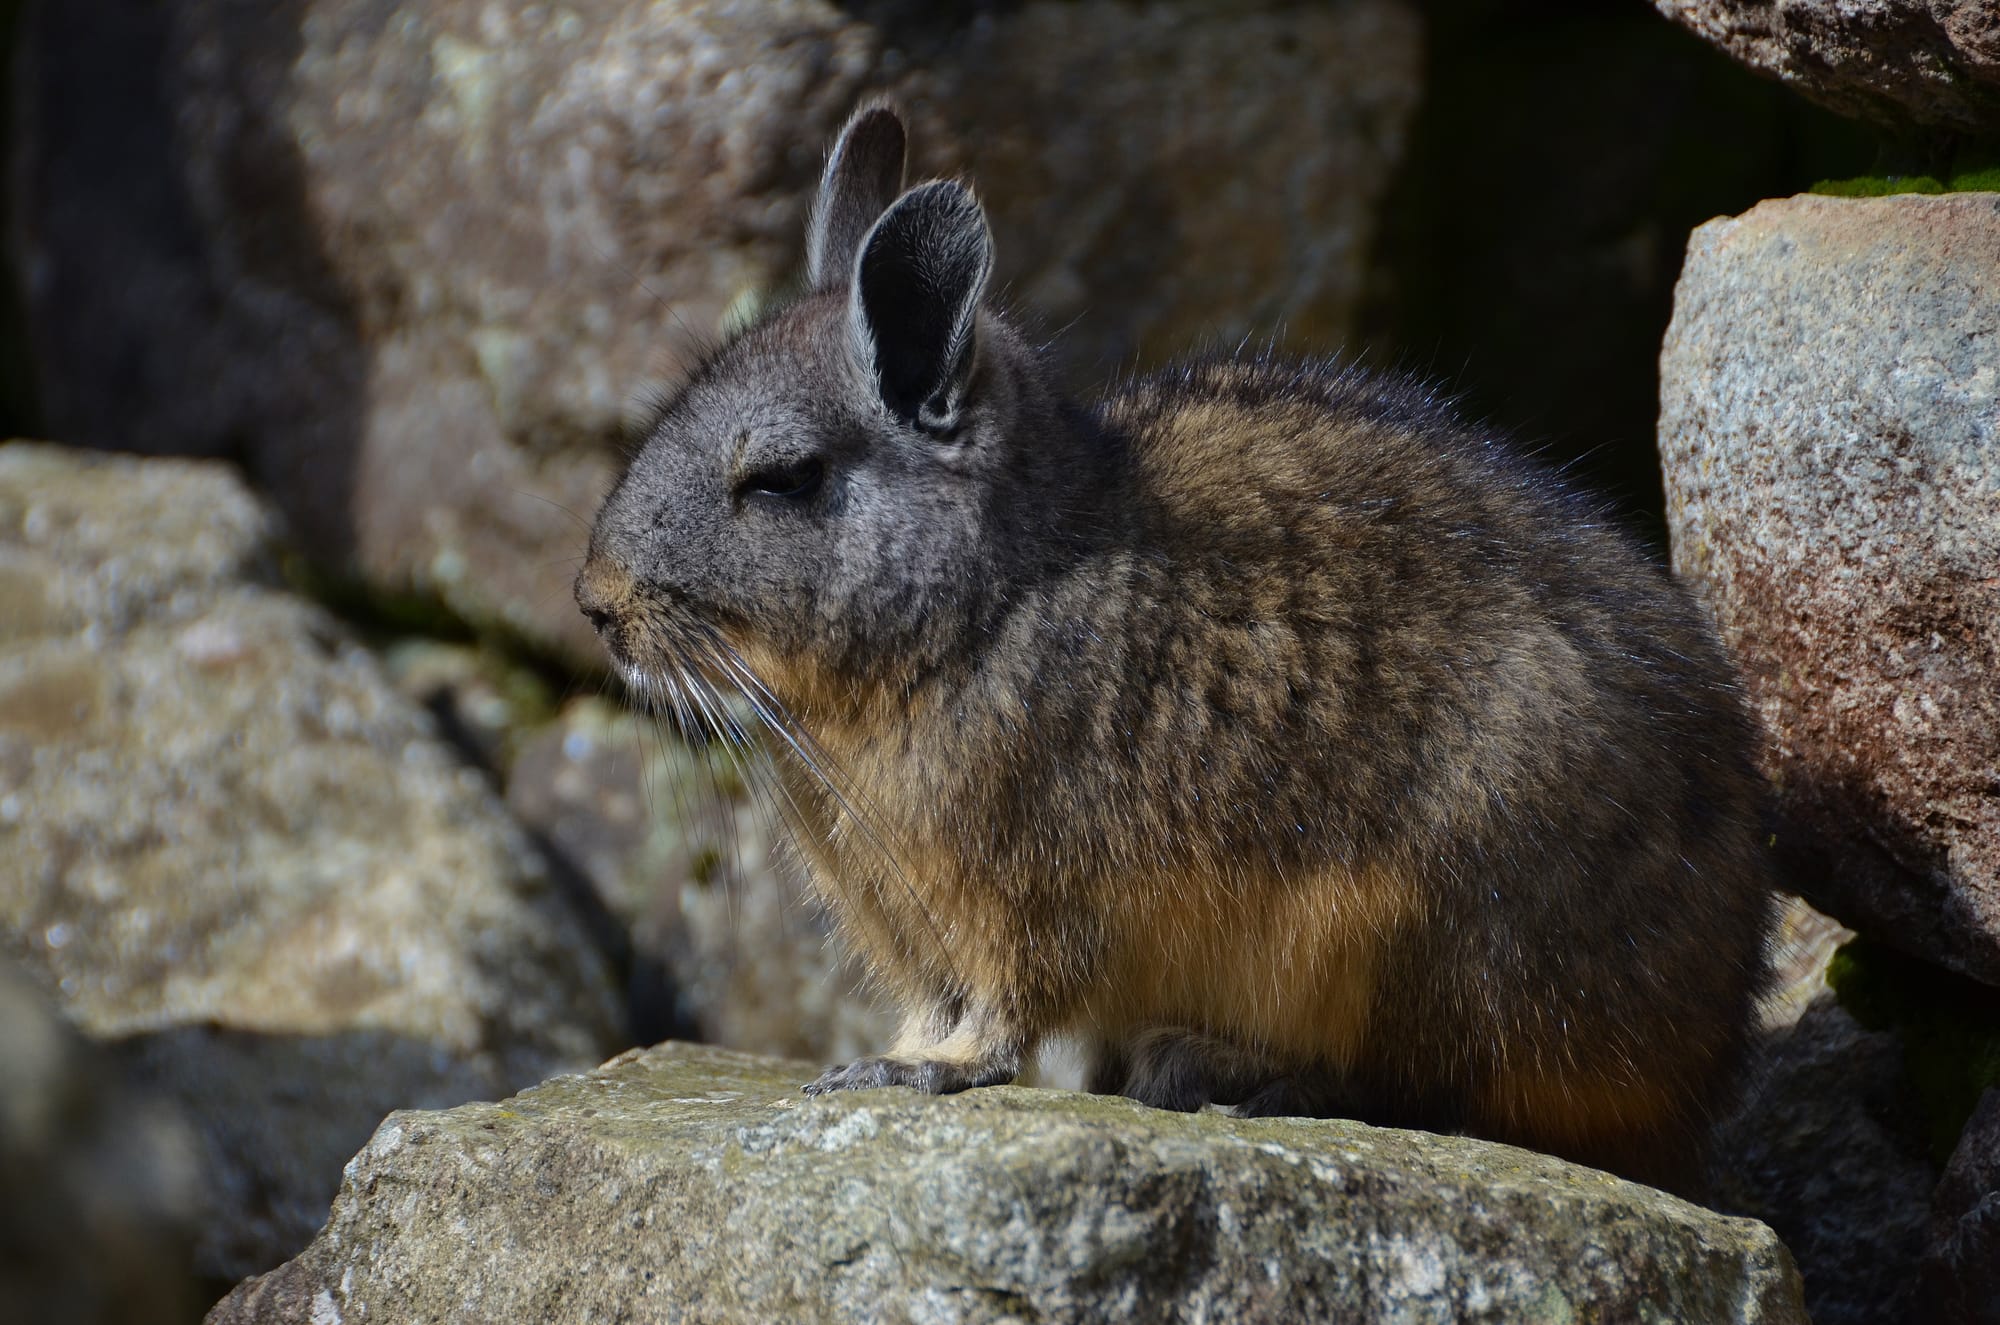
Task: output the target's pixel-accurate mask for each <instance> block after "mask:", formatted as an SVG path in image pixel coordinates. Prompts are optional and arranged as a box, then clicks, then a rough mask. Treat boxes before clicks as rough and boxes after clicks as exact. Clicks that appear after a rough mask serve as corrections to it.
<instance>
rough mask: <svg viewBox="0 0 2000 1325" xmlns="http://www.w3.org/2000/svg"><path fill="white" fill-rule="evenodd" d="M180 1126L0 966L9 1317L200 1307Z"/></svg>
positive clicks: (156, 1314) (182, 1312)
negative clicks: (191, 1257)
mask: <svg viewBox="0 0 2000 1325" xmlns="http://www.w3.org/2000/svg"><path fill="white" fill-rule="evenodd" d="M192 1145H193V1137H192V1135H191V1134H190V1132H189V1130H188V1128H187V1126H186V1124H185V1122H184V1120H183V1119H181V1118H180V1117H178V1116H177V1115H176V1114H175V1113H174V1111H173V1110H172V1109H171V1108H168V1107H166V1106H164V1105H163V1103H162V1102H161V1101H159V1100H156V1099H145V1098H143V1097H141V1096H140V1095H139V1094H138V1093H137V1092H135V1091H133V1090H131V1089H130V1088H129V1087H127V1086H125V1085H124V1084H123V1083H121V1082H120V1081H119V1080H118V1077H117V1074H116V1073H115V1072H114V1071H113V1070H112V1068H111V1065H110V1064H109V1063H108V1062H107V1061H106V1060H105V1057H104V1055H103V1054H102V1053H101V1052H99V1051H98V1050H96V1049H95V1048H94V1047H93V1046H91V1045H90V1044H89V1043H88V1042H87V1041H86V1040H84V1038H83V1037H82V1036H80V1035H78V1034H77V1033H76V1032H75V1031H74V1030H72V1029H70V1028H69V1027H68V1026H65V1025H64V1024H63V1023H62V1021H61V1019H60V1018H59V1017H57V1016H56V1013H55V1009H54V1008H53V1007H51V1006H49V1005H48V1003H47V1002H46V1001H45V1000H44V999H43V997H42V994H41V991H40V990H38V989H36V988H35V987H34V986H33V985H32V984H31V983H30V982H29V981H28V980H27V979H25V978H24V977H23V976H22V975H21V974H20V973H19V972H18V971H16V970H15V969H14V968H13V966H12V965H11V964H10V963H0V1304H4V1305H5V1308H6V1311H5V1314H6V1318H7V1319H8V1320H11V1321H22V1322H28V1321H66V1322H75V1325H178V1323H179V1322H187V1321H194V1320H198V1319H199V1318H200V1315H201V1307H202V1305H204V1303H205V1301H206V1299H204V1298H203V1297H202V1296H201V1294H200V1292H199V1291H198V1289H197V1287H196V1285H195V1282H194V1274H193V1272H192V1270H191V1269H190V1268H189V1255H188V1253H189V1249H190V1248H191V1247H192V1245H193V1243H194V1223H195V1215H196V1210H197V1201H196V1184H197V1181H198V1176H197V1174H196V1172H195V1168H194V1161H193V1156H192V1155H191V1153H190V1152H191V1150H192Z"/></svg>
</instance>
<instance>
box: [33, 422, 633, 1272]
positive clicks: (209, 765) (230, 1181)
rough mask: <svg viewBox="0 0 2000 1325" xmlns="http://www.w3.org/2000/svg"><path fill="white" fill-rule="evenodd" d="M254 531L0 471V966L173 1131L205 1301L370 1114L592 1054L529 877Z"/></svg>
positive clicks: (492, 810) (212, 490) (587, 1017)
mask: <svg viewBox="0 0 2000 1325" xmlns="http://www.w3.org/2000/svg"><path fill="white" fill-rule="evenodd" d="M272 529H273V526H272V517H271V516H270V514H269V513H268V511H267V510H266V509H265V508H264V507H263V506H262V505H261V504H259V503H258V502H257V501H256V500H255V499H253V498H252V497H251V496H250V494H249V493H248V492H247V491H246V490H245V489H244V488H243V486H242V485H241V483H240V482H239V481H237V480H236V479H235V478H234V477H233V476H232V475H231V473H230V472H229V470H228V469H227V468H226V467H224V466H221V465H218V464H213V463H205V462H204V463H195V462H182V461H168V460H156V461H138V460H130V459H113V458H110V457H106V456H101V455H94V454H92V453H89V452H80V451H69V450H63V449H60V448H54V447H43V446H34V445H29V444H27V443H18V442H17V443H11V444H9V445H7V446H5V447H0V608H4V610H0V954H7V955H12V956H15V957H18V958H19V959H21V960H22V961H23V963H24V965H25V969H26V970H27V971H28V972H29V973H30V974H31V975H33V976H36V977H38V978H39V979H40V980H41V981H42V983H43V984H44V985H45V987H47V988H48V989H49V990H50V991H52V992H53V993H54V994H55V995H56V997H57V999H58V1001H59V1003H60V1005H61V1007H62V1010H63V1012H64V1014H65V1015H66V1016H67V1017H68V1018H69V1019H70V1020H71V1021H73V1022H74V1023H75V1024H77V1025H78V1026H79V1027H80V1028H81V1029H83V1030H84V1031H86V1032H88V1033H89V1034H91V1035H93V1036H95V1037H98V1038H101V1039H107V1040H117V1041H118V1042H119V1045H118V1052H119V1054H120V1055H122V1056H123V1057H124V1058H125V1059H126V1060H127V1061H128V1063H129V1064H130V1065H131V1066H132V1067H133V1068H134V1070H136V1071H138V1072H139V1073H140V1074H141V1075H142V1076H143V1077H144V1078H146V1079H148V1080H150V1081H153V1082H154V1083H156V1084H157V1085H158V1086H160V1087H161V1088H163V1089H165V1090H167V1091H168V1092H169V1093H170V1094H172V1095H174V1096H175V1097H177V1098H178V1099H180V1100H181V1101H182V1103H183V1104H184V1105H185V1108H186V1111H187V1113H188V1115H189V1117H190V1118H191V1119H192V1120H193V1121H194V1122H195V1123H196V1124H197V1126H198V1127H199V1129H200V1131H201V1138H202V1145H203V1147H204V1151H205V1158H204V1173H203V1184H204V1198H205V1205H206V1209H205V1211H204V1218H203V1224H202V1232H201V1241H200V1244H199V1247H198V1264H199V1266H200V1268H201V1269H202V1271H203V1272H204V1273H207V1274H212V1275H223V1276H234V1275H238V1274H244V1273H250V1272H254V1271H256V1270H259V1269H263V1268H268V1267H269V1266H270V1265H273V1264H275V1263H277V1261H279V1260H282V1259H283V1258H284V1257H285V1256H286V1255H289V1254H290V1253H291V1252H292V1251H294V1250H296V1249H297V1247H299V1246H300V1245H303V1243H304V1241H305V1240H306V1238H308V1237H309V1236H310V1235H311V1233H312V1231H313V1229H314V1228H316V1227H317V1226H318V1223H319V1221H320V1219H321V1218H322V1217H323V1215H324V1212H325V1208H326V1203H327V1201H328V1200H329V1199H330V1198H331V1196H332V1194H333V1191H334V1188H335V1185H336V1183H337V1181H338V1174H339V1169H340V1165H341V1163H342V1162H343V1161H344V1160H345V1159H346V1157H347V1156H348V1155H349V1154H351V1153H352V1152H353V1149H354V1147H356V1146H358V1145H359V1144H360V1143H361V1141H362V1140H363V1139H364V1138H365V1137H366V1136H367V1134H368V1132H369V1131H370V1130H371V1129H372V1128H373V1127H374V1125H375V1124H376V1122H378V1121H379V1120H380V1118H381V1116H382V1115H383V1114H384V1113H385V1112H387V1111H388V1110H389V1109H391V1108H394V1107H398V1106H408V1105H415V1104H420V1103H428V1104H438V1105H442V1104H451V1103H457V1102H460V1101H462V1100H465V1099H468V1098H475V1097H484V1098H494V1097H497V1096H500V1095H503V1094H506V1093H507V1092H508V1091H511V1090H515V1089H518V1088H520V1087H521V1086H523V1085H525V1084H528V1083H530V1082H533V1081H538V1080H540V1079H541V1078H542V1077H544V1076H546V1075H548V1074H549V1073H550V1072H553V1071H558V1070H562V1069H565V1068H576V1067H581V1066H587V1065H588V1064H590V1063H592V1062H595V1061H597V1060H598V1059H599V1058H601V1057H602V1056H603V1054H604V1053H606V1052H608V1051H609V1050H610V1049H611V1048H613V1047H615V1046H616V1044H617V1042H618V1040H617V1026H616V1005H615V1002H614V1001H613V999H612V997H611V994H610V989H609V985H608V981H607V979H606V975H605V971H604V966H603V962H602V961H601V959H600V958H599V956H598V954H597V953H596V952H595V951H594V950H593V949H592V947H591V945H590V943H589V941H588V940H587V939H586V937H585V936H584V935H583V933H582V931H581V930H580V928H579V927H578V925H577V923H576V921H575V919H574V917H573V916H572V914H571V912H570V909H569V907H568V905H567V904H566V903H565V901H564V900H563V899H562V898H561V897H560V896H559V895H558V894H557V891H556V889H555V888H554V887H553V886H552V884H551V881H550V879H549V877H548V875H547V871H546V868H545V866H544V864H543V862H542V860H541V858H540V857H539V856H538V855H537V854H536V853H535V851H534V850H532V848H531V847H530V846H529V844H528V842H527V841H526V839H525V838H524V837H523V835H522V832H521V830H520V829H519V827H518V826H516V825H515V824H514V823H513V822H512V821H511V820H510V819H509V818H508V816H507V815H506V813H505V812H504V810H503V809H502V807H501V806H500V804H499V802H498V800H497V798H496V797H495V796H494V794H493V793H492V792H491V791H490V790H489V789H488V788H487V786H486V784H485V783H484V781H483V780H482V779H481V777H480V776H479V775H478V774H477V773H476V772H474V771H472V770H470V769H468V768H466V767H464V766H463V765H462V764H460V763H459V762H458V761H457V759H456V757H455V756H454V755H453V754H452V752H451V751H450V750H449V749H448V747H446V746H445V744H444V743H443V742H442V741H440V740H439V739H438V737H437V735H436V733H435V731H434V730H433V728H432V726H431V724H430V723H429V721H428V720H427V719H426V718H425V716H424V715H423V714H422V713H421V712H420V711H419V710H417V709H416V708H415V707H414V706H412V705H411V704H410V703H409V702H408V701H406V700H404V699H403V698H401V697H400V696H399V695H397V694H396V693H395V692H394V691H393V690H392V689H391V688H390V687H389V685H388V684H387V683H386V682H385V681H384V680H383V678H382V676H381V673H380V671H379V669H378V668H377V666H376V665H375V663H374V661H373V659H372V658H371V657H370V656H369V655H368V654H367V653H366V651H365V650H363V649H362V648H360V647H359V646H358V645H357V644H356V643H354V642H353V641H352V640H351V639H349V638H347V636H346V635H345V633H344V632H343V631H342V630H341V629H339V627H338V626H337V624H336V623H335V622H333V621H332V620H331V619H330V618H328V617H327V616H326V615H325V614H324V613H323V612H321V611H320V610H319V609H317V608H315V607H313V606H312V605H310V604H308V603H306V602H304V601H303V600H301V599H299V598H297V597H296V596H294V595H292V594H291V593H289V592H286V591H284V590H283V589H282V588H279V587H277V586H276V585H275V583H274V582H273V580H272V579H271V577H270V567H271V564H272V562H273V560H274V556H275V548H274V545H273V544H272V542H271V538H272Z"/></svg>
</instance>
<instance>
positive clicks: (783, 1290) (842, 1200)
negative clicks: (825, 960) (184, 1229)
mask: <svg viewBox="0 0 2000 1325" xmlns="http://www.w3.org/2000/svg"><path fill="white" fill-rule="evenodd" d="M813 1070H814V1069H812V1068H811V1067H809V1066H807V1065H804V1064H786V1063H779V1062H774V1061H772V1060H768V1059H755V1058H749V1057H745V1056H741V1055H735V1054H729V1053H726V1052H723V1051H720V1050H713V1049H696V1048H693V1047H690V1046H685V1045H663V1046H661V1047H659V1048H657V1049H654V1050H649V1051H643V1052H634V1053H632V1054H628V1055H626V1056H624V1057H622V1058H619V1059H616V1060H614V1061H613V1062H611V1063H609V1064H606V1065H605V1067H604V1068H602V1069H600V1070H599V1071H597V1072H594V1073H591V1074H590V1075H588V1076H584V1077H565V1078H559V1079H557V1080H554V1081H550V1082H547V1083H545V1084H544V1085H542V1086H541V1087H538V1088H537V1089H534V1090H531V1091H528V1092H526V1093H524V1094H522V1095H520V1096H517V1097H516V1098H514V1099H512V1100H508V1101H506V1102H505V1103H504V1104H501V1105H478V1106H469V1107H465V1108H459V1109H454V1110H451V1111H449V1112H444V1113H431V1114H424V1113H400V1114H396V1115H394V1116H392V1117H391V1118H390V1119H389V1120H388V1121H387V1122H385V1123H384V1124H383V1126H382V1128H381V1130H379V1131H378V1132H377V1133H376V1134H375V1137H374V1139H373V1140H372V1141H370V1142H369V1144H368V1146H367V1148H366V1149H365V1150H363V1151H362V1152H361V1154H359V1155H358V1156H356V1157H355V1160H354V1162H353V1164H351V1165H350V1166H349V1167H348V1171H347V1178H346V1181H345V1183H344V1184H343V1186H342V1189H341V1195H340V1198H339V1200H338V1201H336V1202H335V1205H334V1210H333V1214H332V1216H331V1218H330V1219H329V1220H328V1222H327V1226H326V1229H325V1230H324V1231H323V1232H322V1233H321V1235H320V1237H319V1238H318V1240H317V1241H315V1242H314V1244H313V1245H312V1247H311V1248H310V1249H308V1250H307V1251H306V1252H305V1253H304V1254H303V1255H302V1256H300V1257H299V1258H298V1259H296V1260H294V1261H292V1262H291V1263H290V1264H288V1265H286V1266H284V1267H283V1268H281V1269H279V1270H277V1271H275V1272H273V1273H272V1274H270V1275H267V1276H265V1277H264V1278H263V1279H261V1280H257V1281H253V1282H252V1283H249V1284H246V1285H243V1286H242V1287H240V1288H239V1289H238V1290H237V1291H236V1292H235V1293H234V1294H232V1295H231V1296H230V1297H229V1298H227V1299H225V1300H224V1301H223V1302H222V1303H221V1304H220V1305H219V1306H218V1307H217V1308H216V1309H215V1311H214V1312H213V1313H212V1314H211V1315H210V1317H209V1319H210V1320H211V1321H212V1322H215V1323H216V1325H223V1323H225V1322H246V1321H276V1320H296V1319H302V1318H304V1317H305V1316H306V1314H307V1310H308V1306H309V1304H318V1309H319V1311H320V1312H321V1314H323V1315H324V1316H325V1317H326V1318H328V1319H333V1318H341V1319H347V1320H355V1319H366V1320H369V1321H372V1322H384V1323H386V1322H395V1321H415V1320H429V1319H440V1318H448V1319H480V1320H546V1321H580V1320H586V1319H596V1320H603V1319H619V1320H629V1321H635V1322H638V1321H656V1320H657V1321H665V1320H674V1321H753V1320H778V1319H784V1320H833V1319H843V1320H861V1319H868V1320H909V1321H1002V1320H1030V1319H1032V1320H1046V1321H1085V1320H1087V1321H1093V1322H1100V1321H1101V1322H1117V1321H1148V1322H1156V1321H1180V1320H1188V1321H1191V1320H1232V1321H1281V1320H1282V1321H1291V1320H1342V1321H1376V1320H1381V1321H1389V1320H1394V1321H1410V1322H1416V1321H1454V1322H1468V1321H1518V1320H1527V1319H1534V1320H1579V1321H1581V1320H1604V1321H1610V1320H1656V1321H1662V1322H1665V1321H1696V1320H1699V1321H1751V1320H1755V1321H1763V1322H1779V1321H1784V1322H1801V1323H1802V1322H1804V1320H1805V1316H1804V1313H1803V1311H1802V1310H1801V1308H1800V1305H1799V1298H1798V1291H1799V1290H1798V1278H1797V1275H1796V1273H1795V1272H1794V1271H1793V1269H1792V1265H1791V1261H1790V1258H1789V1257H1788V1256H1787V1255H1786V1254H1785V1251H1784V1248H1783V1247H1782V1246H1781V1245H1780V1244H1779V1243H1778V1241H1777V1239H1776V1238H1775V1237H1773V1236H1772V1234H1771V1232H1770V1230H1768V1229H1766V1228H1764V1227H1763V1226H1762V1225H1760V1224H1757V1223H1755V1222H1753V1221H1750V1220H1744V1219H1731V1218H1727V1217H1724V1216H1719V1215H1715V1214H1712V1213H1710V1212H1708V1211H1705V1210H1702V1209H1700V1208H1698V1207H1695V1206H1691V1205H1688V1204H1686V1203H1684V1202H1682V1201H1679V1200H1677V1199H1675V1198H1672V1197H1669V1196H1666V1195H1664V1194H1662V1193H1660V1192H1656V1191H1653V1190H1652V1189H1650V1188H1645V1187H1638V1186H1634V1185H1632V1184H1630V1183H1626V1182H1622V1181H1620V1180H1618V1179H1615V1178H1612V1177H1610V1176H1609V1175H1606V1174H1603V1173H1599V1172H1596V1171H1594V1170H1589V1169H1579V1168H1575V1167H1572V1166H1569V1165H1565V1164H1563V1163H1561V1162H1559V1161H1557V1160H1553V1159H1548V1158H1545V1157H1543V1156H1540V1155H1534V1154H1530V1153H1528V1152H1526V1151H1520V1150H1514V1149H1512V1148H1509V1147H1505V1146H1495V1145H1490V1144H1487V1143H1483V1142H1477V1141H1470V1140H1466V1139H1463V1138H1454V1137H1436V1136H1430V1135H1426V1134H1423V1133H1415V1132H1394V1131H1384V1130H1377V1129H1372V1128H1369V1127H1365V1126H1362V1125H1360V1124H1358V1123H1347V1122H1311V1121H1300V1120H1283V1119H1266V1120H1255V1121H1239V1120H1236V1119H1232V1118H1228V1117H1224V1116H1222V1115H1220V1114H1216V1113H1202V1114H1192V1115H1189V1114H1174V1113H1163V1112H1158V1111H1153V1110H1148V1109H1145V1108H1143V1107H1141V1106H1139V1105H1136V1104H1134V1103H1132V1102H1131V1101H1128V1100H1123V1099H1099V1098H1095V1097H1090V1096H1082V1095H1076V1094H1073V1093H1070V1092H1063V1091H1038V1090H1031V1089H1027V1088H1022V1087H1001V1088H992V1089H985V1090H974V1091H969V1092H967V1093H966V1094H963V1095H958V1096H947V1097H924V1096H919V1095H917V1094H915V1093H912V1092H908V1091H899V1090H889V1091H872V1092H862V1093H856V1094H848V1095H837V1096H831V1097H826V1098H822V1099H818V1100H808V1099H805V1098H803V1097H802V1096H801V1095H800V1094H799V1090H798V1088H799V1085H800V1083H801V1082H803V1081H805V1080H807V1079H808V1078H809V1077H810V1076H811V1075H812V1072H813Z"/></svg>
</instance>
